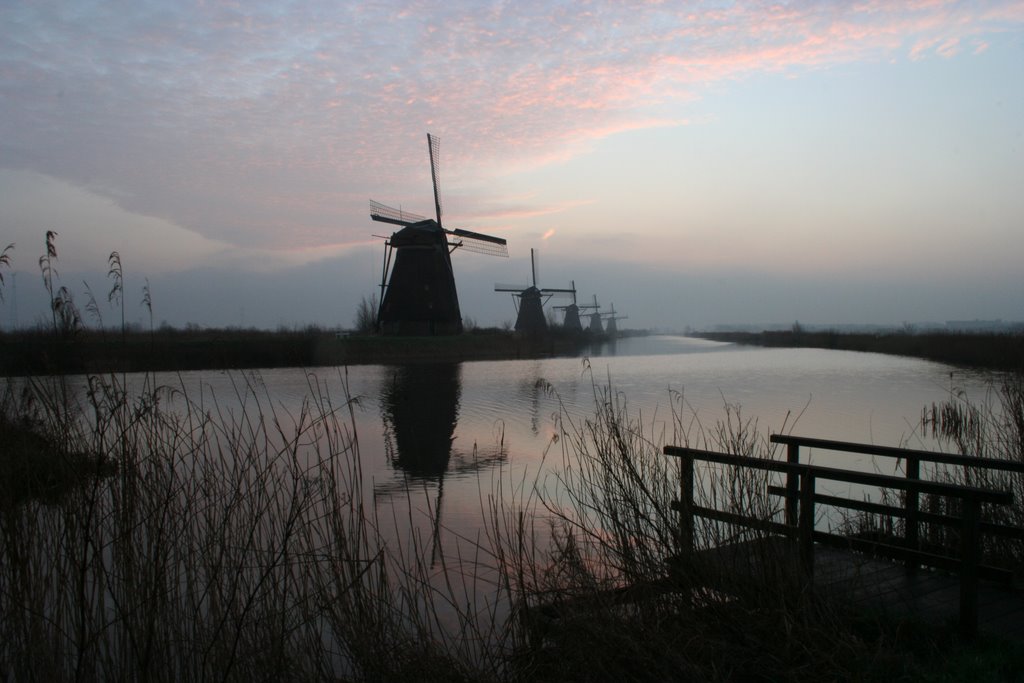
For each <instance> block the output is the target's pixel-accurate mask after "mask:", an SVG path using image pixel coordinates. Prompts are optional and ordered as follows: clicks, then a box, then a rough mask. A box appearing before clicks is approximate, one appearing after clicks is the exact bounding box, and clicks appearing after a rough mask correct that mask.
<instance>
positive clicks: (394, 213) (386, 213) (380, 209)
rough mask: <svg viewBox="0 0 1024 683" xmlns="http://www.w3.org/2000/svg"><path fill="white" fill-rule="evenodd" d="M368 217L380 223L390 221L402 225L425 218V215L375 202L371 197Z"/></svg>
mask: <svg viewBox="0 0 1024 683" xmlns="http://www.w3.org/2000/svg"><path fill="white" fill-rule="evenodd" d="M370 218H372V219H373V220H375V221H380V222H381V223H391V224H392V225H401V226H402V227H405V226H406V225H412V224H413V223H419V222H420V221H425V220H427V217H426V216H421V215H419V214H418V213H410V212H408V211H402V210H401V209H396V208H394V207H392V206H388V205H387V204H381V203H380V202H375V201H373V200H372V199H371V200H370Z"/></svg>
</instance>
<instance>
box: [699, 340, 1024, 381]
mask: <svg viewBox="0 0 1024 683" xmlns="http://www.w3.org/2000/svg"><path fill="white" fill-rule="evenodd" d="M696 336H699V337H702V338H704V339H712V340H715V341H724V342H733V343H736V344H748V345H752V346H769V347H790V348H792V347H806V348H818V349H838V350H843V351H870V352H873V353H888V354H893V355H899V356H912V357H915V358H924V359H926V360H934V361H938V362H941V363H948V364H950V365H957V366H960V367H969V368H986V369H992V370H1015V371H1019V370H1024V334H1010V333H1005V334H996V333H991V334H984V333H954V332H927V333H905V332H891V333H886V334H860V333H849V332H830V331H824V332H806V331H799V330H796V331H790V330H787V331H775V332H769V331H765V332H703V333H700V334H698V335H696Z"/></svg>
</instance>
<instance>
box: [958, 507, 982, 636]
mask: <svg viewBox="0 0 1024 683" xmlns="http://www.w3.org/2000/svg"><path fill="white" fill-rule="evenodd" d="M963 506H964V507H963V511H964V512H963V515H964V516H963V523H962V524H963V525H962V527H961V529H960V558H961V559H960V630H961V631H962V632H963V634H964V635H966V636H968V637H973V636H974V634H975V633H976V632H977V630H978V565H980V564H981V546H980V544H979V542H978V541H979V534H978V522H979V521H980V517H981V510H980V508H981V503H980V502H978V499H977V498H973V497H965V498H964V499H963Z"/></svg>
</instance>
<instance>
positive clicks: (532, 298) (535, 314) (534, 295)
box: [494, 249, 576, 334]
mask: <svg viewBox="0 0 1024 683" xmlns="http://www.w3.org/2000/svg"><path fill="white" fill-rule="evenodd" d="M530 273H531V274H532V280H533V284H531V285H494V291H495V292H511V293H512V296H513V297H514V298H516V299H519V302H518V304H517V309H518V315H517V316H516V332H524V333H526V334H543V333H544V332H546V331H547V329H548V321H547V318H545V317H544V304H545V303H547V302H548V299H550V298H551V297H552V296H554V295H556V294H571V295H572V297H573V301H575V300H576V287H575V285H574V286H573V288H572V289H553V288H551V287H543V288H540V287H537V263H536V261H535V260H534V253H533V249H531V250H530Z"/></svg>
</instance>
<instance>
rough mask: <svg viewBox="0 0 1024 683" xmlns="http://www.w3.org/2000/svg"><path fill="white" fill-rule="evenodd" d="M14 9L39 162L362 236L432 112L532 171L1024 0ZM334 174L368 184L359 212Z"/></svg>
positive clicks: (257, 219) (243, 216)
mask: <svg viewBox="0 0 1024 683" xmlns="http://www.w3.org/2000/svg"><path fill="white" fill-rule="evenodd" d="M3 7H4V8H3V9H0V21H2V22H3V25H5V26H10V27H14V29H13V30H12V31H10V32H8V33H6V34H5V35H8V36H9V35H15V34H17V35H18V36H19V38H18V40H17V41H14V40H11V39H10V38H6V39H5V38H0V55H2V56H3V57H4V65H5V66H4V71H3V72H0V93H2V94H4V95H5V97H4V98H3V103H2V104H0V138H2V139H4V140H8V141H15V142H12V143H11V144H12V145H15V146H17V150H16V151H17V157H18V158H21V159H31V160H32V161H31V165H32V167H33V169H34V170H38V171H40V172H43V173H50V174H53V175H55V176H58V177H62V178H64V179H66V180H69V181H71V182H76V183H79V184H83V185H85V184H92V185H95V186H103V187H110V188H116V190H114V191H111V195H112V196H113V195H116V196H117V198H118V201H121V202H123V203H125V204H131V205H132V208H134V209H136V210H139V211H141V212H144V213H146V214H147V215H157V216H162V217H167V218H170V219H173V220H176V221H179V222H181V223H182V224H185V225H187V226H188V227H191V228H193V229H195V230H197V231H200V232H202V233H203V234H205V235H207V236H209V237H212V238H216V239H224V240H228V241H235V242H241V241H255V242H258V243H266V244H274V243H279V242H281V241H282V239H283V238H282V237H281V233H282V232H286V231H284V230H283V229H282V226H284V225H290V226H291V227H290V228H289V230H290V231H291V232H292V233H293V234H295V235H300V236H301V238H302V240H303V241H304V242H308V243H310V244H313V243H317V242H324V243H327V242H333V241H335V240H337V239H338V232H339V230H344V231H345V232H346V234H348V235H350V236H351V238H352V239H357V238H359V239H361V238H362V233H361V232H360V231H363V230H365V220H366V218H365V207H364V206H362V204H363V203H365V199H366V198H369V197H370V196H374V197H376V198H379V199H380V200H381V201H389V202H409V203H417V205H418V203H419V202H421V201H423V200H422V199H421V197H424V196H427V194H428V193H429V168H428V166H427V161H426V150H425V141H424V133H425V132H426V129H427V128H430V129H431V131H432V132H434V133H437V134H439V135H440V136H441V137H442V138H443V139H444V140H445V148H444V150H445V151H444V163H445V165H446V167H447V168H453V169H472V168H481V167H486V166H487V165H489V164H502V165H503V166H505V167H512V168H529V167H531V166H536V165H540V164H546V163H551V162H553V161H561V160H565V159H567V158H570V157H571V156H573V155H575V154H578V153H579V152H580V151H582V150H586V149H588V148H589V147H590V146H591V145H593V144H594V143H595V142H596V141H598V140H600V139H603V138H607V137H609V136H612V135H615V134H618V133H622V132H625V131H632V130H640V129H649V128H657V127H669V126H679V125H685V124H686V123H687V122H688V121H689V120H690V119H691V117H692V116H693V113H692V112H691V107H690V106H689V105H690V104H691V103H693V102H695V101H697V100H698V99H699V98H700V97H701V96H702V94H703V93H704V92H706V88H707V87H708V86H709V85H713V84H717V83H721V82H732V81H738V80H742V79H745V78H751V77H755V76H757V75H759V74H763V73H773V74H779V73H781V74H785V75H787V76H795V77H799V76H800V74H802V73H803V72H804V71H805V70H808V69H823V68H829V67H830V66H833V65H837V64H846V63H855V62H860V61H866V62H872V63H882V64H884V63H885V62H887V61H890V60H893V59H900V58H906V57H905V56H909V58H910V59H927V58H929V57H932V56H939V57H943V58H947V59H949V58H954V57H958V56H959V55H961V52H962V51H963V48H964V46H967V45H976V46H977V47H975V48H974V50H973V51H972V52H971V51H968V54H971V53H973V54H978V53H980V52H982V51H984V50H985V49H986V48H987V46H988V44H989V43H988V40H989V39H990V37H991V36H993V35H996V34H999V33H1001V32H1006V31H1019V30H1020V27H1021V25H1022V24H1024V3H1021V2H998V1H995V2H984V3H982V4H980V5H979V4H976V3H963V2H940V1H929V2H924V1H921V2H914V3H911V4H908V3H890V2H885V1H883V0H870V1H867V2H860V3H857V4H844V3H839V4H817V3H807V4H802V3H801V4H793V5H784V4H762V3H758V4H747V3H736V4H734V5H731V6H728V7H725V8H721V7H714V8H705V7H700V6H698V7H696V8H695V7H693V6H689V7H685V8H680V7H679V6H677V5H676V4H675V3H643V2H640V3H594V4H589V5H586V6H579V5H576V4H572V3H569V4H565V5H553V6H549V5H547V4H543V3H541V4H537V5H533V4H528V3H510V4H500V5H492V6H483V5H480V4H478V3H468V2H466V3H460V2H457V1H454V2H451V3H446V4H444V5H437V6H428V5H427V4H420V3H401V4H399V3H390V2H386V1H385V2H379V3H366V4H358V5H354V6H349V5H346V4H344V3H342V4H337V5H335V4H331V5H330V6H326V7H325V6H317V5H314V4H308V5H306V4H303V5H301V6H299V7H296V8H292V9H291V10H290V11H289V12H288V13H286V14H281V13H278V12H272V11H266V12H264V11H262V10H261V8H260V6H259V5H251V6H245V7H244V8H243V7H242V6H238V5H236V6H231V5H220V4H212V5H203V6H198V7H197V6H186V5H180V6H179V5H166V6H163V7H162V9H160V10H159V11H158V10H150V9H146V8H145V7H142V8H141V9H138V10H137V11H132V12H124V11H120V10H118V9H116V8H114V7H109V6H106V5H103V4H100V5H97V6H94V7H92V8H88V9H84V8H79V9H76V10H75V11H74V12H72V11H71V10H68V9H61V8H56V9H54V8H48V7H44V6H42V5H37V4H34V3H28V4H15V5H13V6H12V5H4V6H3ZM56 93H60V99H59V100H58V99H56V98H57V95H56ZM128 150H130V153H129V152H128ZM456 172H460V171H456ZM332 192H338V193H344V194H347V195H348V194H350V195H352V196H356V197H363V198H364V199H361V200H360V207H359V208H358V213H355V211H356V209H355V208H353V207H354V206H355V203H353V202H346V201H335V202H334V203H333V204H331V201H332V200H331V199H330V195H331V193H332ZM424 203H425V202H424ZM301 207H309V208H308V210H299V209H300V208H301ZM339 226H343V227H339ZM352 226H358V229H356V228H355V227H352Z"/></svg>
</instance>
